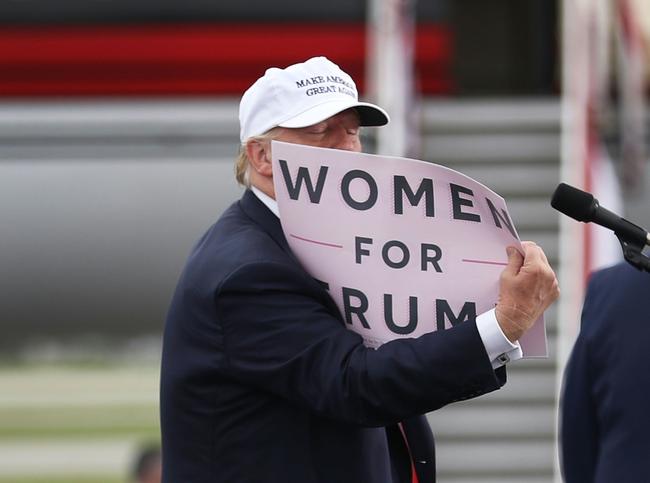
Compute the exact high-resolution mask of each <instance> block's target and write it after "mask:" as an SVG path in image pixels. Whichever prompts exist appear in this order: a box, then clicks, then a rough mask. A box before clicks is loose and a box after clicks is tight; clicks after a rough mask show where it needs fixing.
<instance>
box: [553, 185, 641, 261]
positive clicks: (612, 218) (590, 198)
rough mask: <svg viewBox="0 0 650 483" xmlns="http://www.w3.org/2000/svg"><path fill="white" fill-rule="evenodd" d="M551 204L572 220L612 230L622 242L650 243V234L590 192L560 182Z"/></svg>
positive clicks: (638, 244)
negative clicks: (606, 206) (602, 204)
mask: <svg viewBox="0 0 650 483" xmlns="http://www.w3.org/2000/svg"><path fill="white" fill-rule="evenodd" d="M551 206H552V207H553V208H555V209H556V210H558V211H559V212H561V213H564V214H565V215H567V216H570V217H571V218H573V219H574V220H578V221H582V222H584V223H589V222H593V223H596V224H597V225H600V226H604V227H605V228H608V229H610V230H612V231H613V232H614V233H616V236H618V237H619V239H620V240H621V241H622V242H623V241H625V242H627V243H632V244H634V245H637V246H638V247H640V248H642V247H643V246H645V245H650V235H649V234H648V232H647V231H646V230H644V229H643V228H641V227H640V226H637V225H635V224H634V223H632V222H630V221H628V220H626V219H625V218H621V217H620V216H618V215H617V214H615V213H612V212H611V211H609V210H607V209H605V208H603V207H602V206H600V204H599V203H598V200H597V199H596V198H594V195H592V194H591V193H587V192H585V191H582V190H579V189H578V188H574V187H573V186H570V185H568V184H565V183H560V184H559V185H558V187H557V188H555V193H553V198H552V199H551Z"/></svg>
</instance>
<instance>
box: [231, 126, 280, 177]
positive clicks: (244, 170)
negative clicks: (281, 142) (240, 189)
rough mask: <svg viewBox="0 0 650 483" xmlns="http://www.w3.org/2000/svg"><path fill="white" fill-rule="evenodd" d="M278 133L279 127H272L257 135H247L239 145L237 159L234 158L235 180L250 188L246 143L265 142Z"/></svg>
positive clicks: (275, 136) (274, 137) (275, 137)
mask: <svg viewBox="0 0 650 483" xmlns="http://www.w3.org/2000/svg"><path fill="white" fill-rule="evenodd" d="M279 135H280V128H278V127H274V128H271V129H269V130H268V131H266V132H265V133H264V134H260V135H259V136H251V137H249V138H248V139H247V140H246V141H245V142H243V143H242V144H241V146H239V154H238V155H237V159H236V160H235V179H237V182H238V183H239V184H240V185H242V186H245V187H246V188H250V186H251V182H250V176H249V169H250V160H249V159H248V154H247V153H246V145H247V144H248V143H249V142H250V141H257V142H265V141H271V140H273V139H277V137H278V136H279Z"/></svg>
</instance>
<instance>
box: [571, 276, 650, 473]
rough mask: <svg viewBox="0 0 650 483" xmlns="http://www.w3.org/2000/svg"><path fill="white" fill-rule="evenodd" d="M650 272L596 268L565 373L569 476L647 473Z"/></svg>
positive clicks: (649, 463) (649, 457) (649, 454)
mask: <svg viewBox="0 0 650 483" xmlns="http://www.w3.org/2000/svg"><path fill="white" fill-rule="evenodd" d="M649 310H650V274H649V273H644V272H640V271H638V270H636V269H635V268H633V267H631V266H630V265H628V264H627V263H622V264H619V265H616V266H614V267H610V268H607V269H605V270H601V271H599V272H596V273H595V274H594V275H593V276H592V278H591V280H590V282H589V287H588V290H587V295H586V297H585V303H584V307H583V311H582V326H581V328H580V334H579V335H578V338H577V340H576V343H575V346H574V347H573V352H572V354H571V360H570V361H569V365H568V366H567V369H566V374H565V378H564V393H563V398H562V427H561V436H562V466H563V470H564V477H565V479H566V482H567V483H609V482H619V483H637V482H641V481H649V479H650V417H648V410H649V409H650V357H648V347H650V315H649V313H650V312H649Z"/></svg>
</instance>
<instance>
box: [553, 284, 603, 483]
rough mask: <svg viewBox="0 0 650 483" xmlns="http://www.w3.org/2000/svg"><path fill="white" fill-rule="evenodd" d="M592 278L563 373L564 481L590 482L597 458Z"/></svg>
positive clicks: (562, 439)
mask: <svg viewBox="0 0 650 483" xmlns="http://www.w3.org/2000/svg"><path fill="white" fill-rule="evenodd" d="M593 297H594V285H593V281H592V284H591V285H590V288H589V291H588V293H587V296H586V298H585V304H584V309H583V313H582V328H581V332H580V334H579V335H578V338H577V339H576V342H575V344H574V346H573V350H572V353H571V358H570V360H569V363H568V365H567V368H566V371H565V375H564V385H563V392H562V407H561V409H562V414H561V428H560V434H561V454H562V469H563V473H564V478H565V481H566V483H581V482H585V481H593V478H594V473H595V469H596V463H597V459H598V420H597V414H596V402H595V400H594V398H593V389H592V388H593V374H592V371H591V368H592V367H593V362H592V360H591V357H590V350H589V338H588V337H587V335H586V330H585V326H586V324H588V323H589V318H590V308H591V304H590V300H592V299H593Z"/></svg>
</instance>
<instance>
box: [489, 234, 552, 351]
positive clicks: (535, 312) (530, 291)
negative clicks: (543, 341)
mask: <svg viewBox="0 0 650 483" xmlns="http://www.w3.org/2000/svg"><path fill="white" fill-rule="evenodd" d="M512 248H513V247H508V249H507V252H508V265H507V266H506V268H505V269H504V270H503V272H502V274H501V282H500V291H499V301H498V303H497V320H498V321H499V324H500V325H501V328H502V329H503V331H504V334H506V336H507V337H508V338H509V339H510V340H517V339H519V337H521V336H522V335H523V334H524V333H525V332H526V331H527V330H528V329H530V327H531V326H532V325H533V323H534V322H535V320H537V319H538V318H539V316H540V315H541V314H542V313H543V312H544V310H546V308H547V307H548V306H549V305H550V304H551V303H552V302H553V301H554V300H555V299H556V298H557V297H558V295H559V288H558V283H557V278H556V277H555V273H554V272H553V269H552V268H551V266H550V265H549V263H548V260H547V258H546V255H545V254H544V251H543V250H542V249H541V248H540V247H539V246H537V245H536V244H535V243H533V242H528V241H526V242H522V249H523V252H524V254H523V256H522V255H521V254H520V253H519V252H518V251H517V250H513V249H512Z"/></svg>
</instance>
